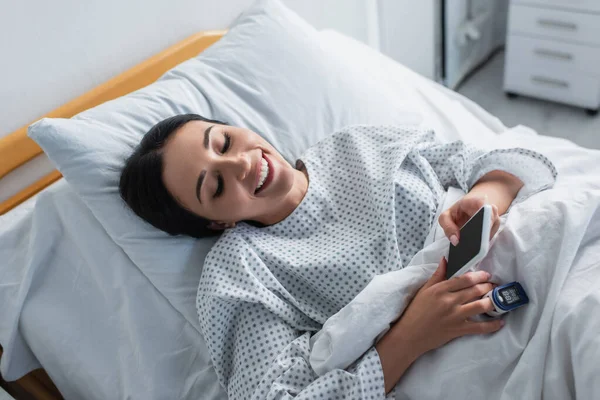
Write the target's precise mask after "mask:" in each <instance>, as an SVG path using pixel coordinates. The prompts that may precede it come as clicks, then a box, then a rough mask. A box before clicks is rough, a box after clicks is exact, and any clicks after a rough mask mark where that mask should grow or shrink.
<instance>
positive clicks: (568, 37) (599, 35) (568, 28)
mask: <svg viewBox="0 0 600 400" xmlns="http://www.w3.org/2000/svg"><path fill="white" fill-rule="evenodd" d="M508 20H509V23H508V32H509V33H511V34H512V33H524V34H529V35H535V36H537V37H546V38H552V39H558V40H562V41H567V42H577V43H584V44H591V45H600V15H598V14H589V13H588V14H585V13H581V12H571V11H562V10H556V9H550V8H538V7H531V6H525V5H519V4H511V6H510V15H509V19H508Z"/></svg>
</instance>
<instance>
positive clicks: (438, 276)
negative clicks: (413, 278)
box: [422, 257, 447, 289]
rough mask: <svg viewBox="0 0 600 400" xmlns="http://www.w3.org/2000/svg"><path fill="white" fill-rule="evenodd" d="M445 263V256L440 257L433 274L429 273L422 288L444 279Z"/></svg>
mask: <svg viewBox="0 0 600 400" xmlns="http://www.w3.org/2000/svg"><path fill="white" fill-rule="evenodd" d="M446 264H447V262H446V258H445V257H442V260H441V261H440V263H439V264H438V267H437V269H436V270H435V272H434V273H433V275H431V277H430V278H429V279H428V280H427V282H425V284H424V285H423V288H422V289H427V288H428V287H431V286H433V285H435V284H436V283H440V282H442V281H444V280H445V279H446Z"/></svg>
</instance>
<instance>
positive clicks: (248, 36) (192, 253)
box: [29, 0, 420, 327]
mask: <svg viewBox="0 0 600 400" xmlns="http://www.w3.org/2000/svg"><path fill="white" fill-rule="evenodd" d="M364 72H365V71H364V70H362V69H359V70H357V69H353V65H352V64H350V65H349V64H347V63H343V62H342V61H340V60H338V58H337V57H336V56H334V52H332V51H331V49H329V48H328V47H327V46H325V45H323V44H322V43H321V42H320V39H319V34H318V32H317V31H316V30H315V29H314V28H313V27H311V26H310V25H308V24H307V23H306V22H305V21H303V20H302V19H301V18H300V17H298V16H297V15H296V14H294V13H293V12H291V11H290V10H289V9H288V8H286V7H285V6H284V5H283V4H281V3H280V1H278V0H261V1H258V2H257V3H255V4H254V5H253V6H252V7H250V8H249V9H248V10H247V11H246V12H244V13H243V14H242V15H241V16H240V17H239V18H238V19H237V20H236V21H235V23H234V24H233V26H232V27H231V28H230V30H229V32H228V33H227V34H226V35H225V36H224V37H223V38H222V39H221V40H220V41H219V42H217V43H216V44H214V45H213V46H212V47H210V48H209V49H207V50H205V51H204V52H203V53H202V54H200V55H199V56H198V57H196V58H193V59H191V60H189V61H187V62H185V63H183V64H181V65H179V66H177V67H176V68H174V69H173V70H171V71H170V72H168V73H166V74H165V75H164V76H163V77H162V78H160V79H159V80H158V81H157V82H155V83H154V84H152V85H150V86H148V87H146V88H144V89H141V90H138V91H136V92H134V93H131V94H129V95H127V96H124V97H122V98H119V99H116V100H113V101H110V102H107V103H105V104H102V105H100V106H98V107H95V108H93V109H90V110H87V111H85V112H83V113H81V114H79V115H77V116H76V117H74V118H72V119H49V118H46V119H43V120H41V121H39V122H37V123H35V124H33V125H32V126H31V127H30V129H29V136H30V137H31V138H33V139H34V140H35V141H36V142H37V143H38V144H39V145H40V146H41V147H42V148H43V149H44V151H45V152H46V154H47V155H48V156H49V158H50V160H51V161H52V162H53V163H54V164H55V165H56V166H57V168H58V169H59V170H60V172H61V173H62V174H63V175H64V177H65V178H66V180H67V181H68V183H69V184H70V185H71V186H72V187H73V188H74V190H75V191H76V192H77V193H78V194H79V196H80V197H81V199H82V200H83V201H84V202H85V203H86V205H87V206H88V207H89V208H90V209H91V211H92V212H93V214H94V215H95V217H96V218H97V219H98V221H99V222H100V223H101V224H102V225H103V227H104V229H105V230H106V232H107V233H108V234H109V235H110V236H111V238H112V239H113V240H114V241H115V242H116V243H117V244H118V245H119V246H121V247H122V248H123V250H124V251H125V253H126V254H127V255H128V256H129V257H130V258H131V260H132V261H133V262H134V263H135V264H136V265H137V266H138V267H139V268H140V269H141V270H142V272H143V273H144V274H145V275H146V276H147V277H148V278H149V280H150V281H151V282H152V283H153V285H154V286H155V287H156V288H157V289H158V290H159V291H161V292H162V293H163V294H164V295H165V296H166V297H167V299H169V301H170V302H171V303H172V304H173V306H174V307H175V308H176V309H177V310H179V312H181V313H182V314H183V315H184V316H185V317H186V318H187V319H188V320H189V321H190V323H192V324H194V326H196V327H198V318H197V316H196V313H195V309H194V301H195V296H196V289H197V284H198V279H199V276H200V269H201V266H202V262H203V259H204V257H205V255H206V253H207V252H208V250H209V249H210V246H212V244H213V243H214V240H215V239H203V240H194V239H191V238H186V237H170V236H168V235H167V234H165V233H163V232H160V231H158V230H157V229H155V228H154V227H152V226H151V225H149V224H147V223H145V222H144V221H142V220H141V219H139V218H138V217H137V216H136V215H134V214H133V212H131V211H130V210H129V209H128V208H127V206H126V205H125V204H124V202H123V201H122V200H121V198H120V197H119V192H118V183H119V177H120V173H121V169H122V167H123V165H124V161H125V159H126V158H127V157H128V156H129V155H130V154H131V152H132V151H133V149H134V147H135V146H136V145H137V144H138V143H139V141H140V139H141V137H142V136H143V135H144V134H145V133H146V132H147V131H148V130H149V129H150V128H151V127H152V126H153V125H154V124H155V123H157V122H159V121H161V120H162V119H164V118H167V117H170V116H172V115H175V114H180V113H198V114H201V115H203V116H205V117H207V118H212V119H219V120H223V121H226V122H228V123H230V124H232V125H238V126H244V127H248V128H250V129H253V130H254V131H255V132H257V133H259V134H260V135H262V136H263V137H264V138H265V139H267V140H268V141H269V142H270V143H271V144H273V145H274V146H275V147H276V148H277V149H278V150H279V151H280V152H281V153H282V154H283V156H284V157H285V158H286V159H287V160H288V161H290V162H294V161H295V159H296V157H298V156H299V155H301V154H302V153H303V152H304V150H306V149H307V148H308V147H309V146H311V145H313V144H315V143H316V142H318V141H319V140H320V139H322V138H323V137H325V136H326V135H328V134H331V133H332V132H334V131H335V130H337V129H340V128H342V127H344V126H345V125H348V124H355V123H364V124H369V123H372V124H397V123H407V121H411V120H412V121H414V122H418V121H419V120H420V119H419V117H418V116H416V115H414V114H412V113H411V112H403V111H402V110H407V109H408V110H410V109H411V107H410V101H411V99H410V98H409V94H411V93H413V91H412V90H410V89H409V88H410V85H409V84H407V85H406V87H403V86H401V85H396V86H395V87H394V88H393V89H392V88H389V87H387V86H386V82H385V77H381V76H372V75H370V74H368V73H364ZM157 317H158V318H159V316H157Z"/></svg>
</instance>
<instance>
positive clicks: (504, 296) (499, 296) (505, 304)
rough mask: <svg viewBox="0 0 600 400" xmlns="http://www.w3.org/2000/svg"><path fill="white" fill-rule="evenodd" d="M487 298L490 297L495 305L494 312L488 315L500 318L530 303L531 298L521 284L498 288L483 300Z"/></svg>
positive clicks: (513, 283)
mask: <svg viewBox="0 0 600 400" xmlns="http://www.w3.org/2000/svg"><path fill="white" fill-rule="evenodd" d="M486 297H489V298H490V300H492V304H493V305H494V310H493V311H490V312H488V313H487V314H488V315H489V316H491V317H499V316H500V315H502V314H505V313H507V312H509V311H512V310H514V309H515V308H519V307H521V306H524V305H525V304H527V303H529V297H527V293H525V289H523V286H521V284H520V283H519V282H511V283H507V284H506V285H502V286H497V287H495V288H494V289H492V290H490V291H489V292H488V293H487V294H486V295H485V296H483V297H482V298H486Z"/></svg>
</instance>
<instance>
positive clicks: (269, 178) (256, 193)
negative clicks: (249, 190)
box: [254, 153, 274, 195]
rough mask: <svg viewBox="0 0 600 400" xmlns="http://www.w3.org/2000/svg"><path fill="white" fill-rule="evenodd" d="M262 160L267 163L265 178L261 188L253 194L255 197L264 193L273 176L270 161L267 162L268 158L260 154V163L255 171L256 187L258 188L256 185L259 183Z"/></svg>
mask: <svg viewBox="0 0 600 400" xmlns="http://www.w3.org/2000/svg"><path fill="white" fill-rule="evenodd" d="M262 159H264V160H265V161H266V163H267V177H266V178H265V180H264V182H263V184H262V186H261V187H260V188H258V189H257V190H256V191H255V192H254V194H255V195H258V194H259V193H261V192H262V191H264V190H265V189H266V188H267V187H268V186H269V184H270V183H271V181H272V180H273V175H274V174H273V164H272V163H271V160H269V158H268V157H267V155H266V154H264V153H261V161H259V165H258V166H257V167H256V170H257V171H256V186H258V183H259V182H260V177H261V164H262ZM256 186H255V187H256Z"/></svg>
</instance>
